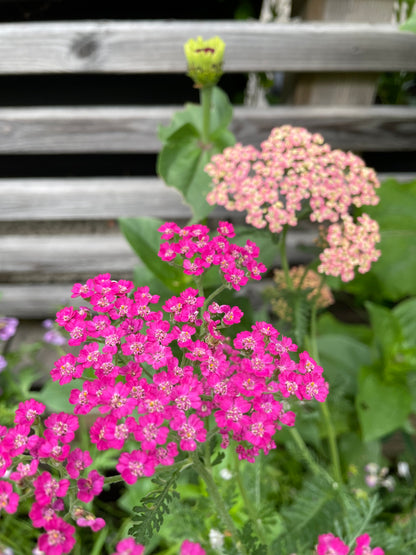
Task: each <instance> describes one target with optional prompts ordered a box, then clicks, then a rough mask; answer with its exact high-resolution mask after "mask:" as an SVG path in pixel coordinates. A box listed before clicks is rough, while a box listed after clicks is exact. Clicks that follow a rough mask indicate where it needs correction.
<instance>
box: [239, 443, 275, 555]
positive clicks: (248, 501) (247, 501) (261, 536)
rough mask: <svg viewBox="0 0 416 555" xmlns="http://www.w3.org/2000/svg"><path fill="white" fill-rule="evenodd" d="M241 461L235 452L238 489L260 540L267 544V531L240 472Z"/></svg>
mask: <svg viewBox="0 0 416 555" xmlns="http://www.w3.org/2000/svg"><path fill="white" fill-rule="evenodd" d="M240 463H241V461H240V460H239V458H238V455H237V453H235V455H234V474H235V477H236V479H237V485H238V489H239V490H240V493H241V497H242V498H243V502H244V505H245V508H246V511H247V513H248V516H249V517H250V520H251V522H252V523H253V526H254V529H255V531H256V534H257V536H258V538H259V540H260V541H261V543H262V544H263V545H266V546H267V545H268V544H267V539H266V537H265V531H264V528H263V524H262V522H261V520H260V518H258V516H257V511H256V509H255V507H254V504H253V502H252V500H251V499H249V497H248V495H247V491H246V488H245V487H244V483H243V479H242V476H241V472H240ZM267 552H268V553H269V549H267Z"/></svg>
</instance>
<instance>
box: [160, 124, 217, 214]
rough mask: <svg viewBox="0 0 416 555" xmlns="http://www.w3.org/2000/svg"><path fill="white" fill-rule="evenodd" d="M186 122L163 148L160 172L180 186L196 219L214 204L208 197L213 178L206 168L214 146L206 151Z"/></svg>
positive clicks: (208, 210) (176, 186)
mask: <svg viewBox="0 0 416 555" xmlns="http://www.w3.org/2000/svg"><path fill="white" fill-rule="evenodd" d="M191 130H192V128H191V126H189V125H186V126H184V127H182V128H180V129H179V130H178V131H176V132H175V133H174V134H173V135H172V136H171V137H170V139H169V142H168V143H167V144H166V145H165V146H164V147H163V149H162V150H161V152H160V154H159V157H158V160H157V173H158V174H159V175H160V176H161V177H162V179H163V180H164V181H165V183H166V184H167V185H168V186H170V187H174V188H175V189H177V190H178V191H179V192H180V193H181V194H182V196H183V199H184V201H185V202H186V203H187V204H188V205H189V206H190V207H191V209H192V212H193V216H194V219H195V220H201V219H203V218H205V217H206V216H208V214H209V213H210V212H212V210H213V207H212V206H210V205H209V204H208V203H207V201H206V200H205V198H206V196H207V194H208V193H209V191H210V183H211V178H210V177H209V175H208V174H207V173H205V171H204V168H205V166H206V165H207V164H208V162H209V160H210V159H211V156H212V155H213V154H214V153H215V152H214V150H213V149H210V150H202V149H201V147H200V145H199V143H198V136H197V135H195V134H193V133H192V132H191Z"/></svg>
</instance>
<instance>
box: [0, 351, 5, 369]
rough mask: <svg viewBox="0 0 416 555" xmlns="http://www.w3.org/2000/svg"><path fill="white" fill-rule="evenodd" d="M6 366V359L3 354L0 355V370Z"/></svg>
mask: <svg viewBox="0 0 416 555" xmlns="http://www.w3.org/2000/svg"><path fill="white" fill-rule="evenodd" d="M6 366H7V360H6V359H5V358H4V356H3V355H0V372H1V371H2V370H4V369H5V368H6Z"/></svg>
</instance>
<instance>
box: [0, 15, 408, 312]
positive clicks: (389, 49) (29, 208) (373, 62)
mask: <svg viewBox="0 0 416 555" xmlns="http://www.w3.org/2000/svg"><path fill="white" fill-rule="evenodd" d="M198 35H201V36H203V37H204V38H208V37H211V36H214V35H219V36H220V37H221V38H222V39H223V40H224V41H225V43H226V45H227V46H226V63H225V71H226V72H249V71H255V72H259V71H273V72H275V71H285V72H307V73H308V74H311V73H314V74H318V73H319V74H322V75H331V74H332V73H334V72H336V74H340V73H343V74H345V75H349V74H352V73H353V74H354V75H355V76H356V75H357V74H359V75H363V76H365V75H369V74H371V75H376V74H377V73H379V72H384V71H392V72H398V71H416V35H414V34H412V33H409V32H403V31H399V30H398V29H397V27H396V26H394V25H392V24H367V23H342V22H341V23H336V22H325V23H316V22H294V23H287V24H279V23H267V24H263V23H259V22H256V21H249V22H238V21H215V22H214V21H213V22H200V21H182V22H180V21H79V22H50V23H14V24H0V75H34V74H39V75H50V74H61V73H65V74H69V73H74V74H75V73H76V74H87V73H88V74H100V73H111V74H120V75H121V74H135V73H143V74H149V73H184V72H185V69H186V68H185V60H184V56H183V44H184V43H185V42H186V40H188V39H189V38H190V37H196V36H198ZM167 94H169V91H167ZM175 109H177V108H176V107H167V106H164V107H158V106H156V105H155V106H129V107H120V106H88V107H79V106H77V107H74V106H59V107H57V106H46V107H45V106H42V107H39V106H38V107H33V106H27V107H26V106H25V107H22V106H19V107H7V106H0V161H1V155H19V156H21V155H28V154H30V155H37V154H57V155H58V154H59V155H62V154H74V153H76V154H87V153H101V154H102V155H103V156H105V155H106V154H110V153H137V154H139V153H157V152H158V150H159V148H160V144H159V142H158V139H157V133H156V130H157V126H158V124H160V123H161V124H166V123H167V122H168V121H169V119H170V117H171V115H172V113H173V111H174V110H175ZM285 123H289V124H293V125H300V126H303V127H307V128H308V129H309V130H311V131H317V132H321V133H322V134H323V135H324V137H325V139H326V141H327V142H329V143H330V144H331V145H332V146H333V147H340V148H343V149H350V150H354V151H358V152H359V151H367V152H371V151H383V152H385V151H406V150H407V151H412V150H416V108H414V107H406V106H377V105H362V106H348V105H345V104H343V105H335V104H331V105H314V106H306V105H284V106H275V107H273V106H270V107H267V108H261V109H260V108H250V107H243V106H239V107H236V108H235V117H234V122H233V131H234V132H235V134H236V136H237V139H238V140H240V141H242V142H243V143H248V142H251V143H254V144H259V142H260V141H261V140H263V139H264V138H265V137H266V136H267V135H268V133H269V131H270V129H271V128H272V127H274V126H277V125H282V124H285ZM415 171H416V164H415ZM2 175H3V177H1V176H2ZM188 215H189V210H188V208H187V207H186V206H184V205H183V204H182V202H181V199H180V197H179V195H178V194H177V193H176V191H174V190H172V189H170V188H167V187H166V186H165V185H164V184H163V183H162V182H161V181H160V180H159V179H158V178H157V177H156V176H155V177H148V176H147V177H146V176H143V177H141V176H138V177H123V176H112V177H100V176H99V175H97V176H96V177H93V178H91V177H89V178H81V177H79V178H70V177H66V176H62V178H59V177H58V178H39V177H37V178H30V177H26V178H7V177H5V176H4V174H2V173H1V169H0V232H1V235H0V294H1V295H2V297H1V299H0V313H3V314H8V315H15V316H18V317H22V318H43V317H46V316H50V315H52V314H53V313H54V312H55V310H56V308H57V306H58V305H60V304H61V303H64V302H67V300H68V298H69V291H70V288H71V284H72V283H73V282H74V280H75V281H80V280H83V279H85V278H87V277H90V276H92V275H94V274H95V273H100V272H106V271H108V272H111V273H112V274H114V275H117V276H126V277H129V276H131V274H132V270H133V267H134V266H135V265H136V264H137V259H136V257H135V255H134V254H133V253H132V251H131V249H130V247H129V246H128V244H127V243H126V241H125V240H124V238H123V237H122V236H121V235H120V233H119V232H118V229H117V225H115V224H114V225H110V224H109V225H104V226H103V225H98V224H102V223H103V222H110V223H111V222H114V221H115V220H116V219H117V218H118V217H122V216H129V217H131V216H157V217H160V218H168V219H176V218H187V217H188ZM86 222H88V225H87V226H85V225H83V224H85V223H86ZM36 224H42V225H41V226H40V227H39V226H38V227H36ZM94 224H97V226H94ZM296 240H297V239H295V240H294V242H296Z"/></svg>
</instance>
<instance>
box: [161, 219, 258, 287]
mask: <svg viewBox="0 0 416 555" xmlns="http://www.w3.org/2000/svg"><path fill="white" fill-rule="evenodd" d="M159 231H160V232H161V233H162V239H163V240H165V242H163V243H162V244H161V246H160V250H159V256H160V258H161V259H162V260H165V261H167V262H170V261H173V260H175V261H178V260H182V265H183V271H184V273H185V274H188V275H194V276H198V275H201V274H203V273H204V272H206V271H207V270H208V269H209V268H210V267H212V266H218V267H219V269H220V271H221V274H222V276H223V278H224V279H225V281H227V282H228V283H229V286H230V288H233V289H235V290H236V291H239V290H240V288H241V287H242V286H243V285H246V283H247V282H248V280H249V279H255V280H259V279H261V274H262V273H264V272H265V271H266V267H265V265H264V264H262V263H261V262H258V261H257V260H256V259H257V257H258V255H259V252H260V250H259V248H258V247H257V246H256V245H255V244H254V243H253V242H252V241H250V240H247V242H246V245H245V246H244V247H241V246H239V245H236V244H233V243H230V242H229V239H230V238H232V237H234V236H235V232H234V228H233V226H232V224H230V223H228V222H219V225H218V235H217V236H215V237H213V238H212V239H210V237H209V228H208V227H207V226H205V225H200V224H197V225H190V226H185V227H184V228H182V229H181V228H180V227H179V226H178V225H177V224H175V223H166V224H164V225H162V226H161V227H160V229H159Z"/></svg>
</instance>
